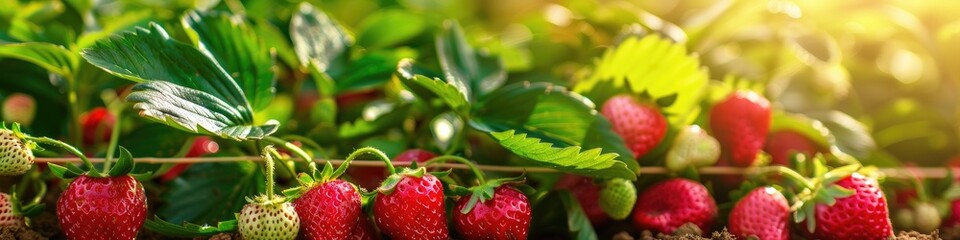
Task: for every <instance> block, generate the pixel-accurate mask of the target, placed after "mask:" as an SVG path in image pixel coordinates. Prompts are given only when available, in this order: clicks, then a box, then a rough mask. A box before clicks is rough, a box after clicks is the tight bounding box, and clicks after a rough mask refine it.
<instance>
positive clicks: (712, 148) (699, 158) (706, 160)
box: [666, 125, 720, 172]
mask: <svg viewBox="0 0 960 240" xmlns="http://www.w3.org/2000/svg"><path fill="white" fill-rule="evenodd" d="M717 159H720V142H718V141H717V139H716V138H713V137H712V136H710V135H709V134H707V132H706V131H703V129H701V128H700V127H699V126H697V125H691V126H688V127H685V128H683V129H681V130H680V133H679V134H678V135H677V138H676V139H674V140H673V146H671V147H670V151H669V152H667V160H666V162H667V169H670V170H671V171H674V172H678V171H682V170H683V169H685V168H687V167H691V166H692V167H703V166H712V165H713V164H714V163H717Z"/></svg>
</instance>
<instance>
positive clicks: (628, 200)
mask: <svg viewBox="0 0 960 240" xmlns="http://www.w3.org/2000/svg"><path fill="white" fill-rule="evenodd" d="M636 202H637V187H635V186H633V182H631V181H630V180H626V179H622V178H615V179H611V180H608V181H607V182H605V183H604V184H603V190H601V191H600V209H603V211H604V212H606V213H607V215H610V217H611V218H613V219H614V220H623V219H626V218H627V216H630V211H632V210H633V204H634V203H636Z"/></svg>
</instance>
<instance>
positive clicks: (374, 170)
mask: <svg viewBox="0 0 960 240" xmlns="http://www.w3.org/2000/svg"><path fill="white" fill-rule="evenodd" d="M435 157H437V155H436V154H434V153H433V152H430V151H427V150H423V149H418V148H415V149H409V150H406V151H403V152H401V153H400V154H397V156H396V157H394V158H393V160H392V162H396V163H409V162H413V161H416V162H417V163H424V162H426V161H427V160H430V159H432V158H435ZM348 171H349V172H350V176H352V177H353V179H354V180H355V181H356V182H357V185H360V187H362V188H365V189H375V188H377V187H378V186H380V183H381V182H383V180H384V179H386V178H387V169H386V168H383V167H355V168H351V169H349V170H348Z"/></svg>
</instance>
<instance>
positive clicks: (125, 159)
mask: <svg viewBox="0 0 960 240" xmlns="http://www.w3.org/2000/svg"><path fill="white" fill-rule="evenodd" d="M133 167H134V162H133V155H131V154H130V151H127V149H126V148H124V147H120V157H119V158H117V162H116V163H115V164H114V165H113V166H112V167H110V172H108V173H107V175H110V176H111V177H117V176H123V175H127V174H128V173H130V171H132V170H133Z"/></svg>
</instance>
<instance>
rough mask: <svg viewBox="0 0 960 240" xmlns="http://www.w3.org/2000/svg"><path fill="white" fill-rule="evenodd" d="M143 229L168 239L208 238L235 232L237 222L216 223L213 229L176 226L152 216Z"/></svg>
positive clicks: (209, 227)
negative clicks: (168, 237)
mask: <svg viewBox="0 0 960 240" xmlns="http://www.w3.org/2000/svg"><path fill="white" fill-rule="evenodd" d="M143 228H146V229H147V230H150V231H154V232H157V233H160V234H163V235H164V236H170V237H181V238H190V237H209V236H213V235H216V234H218V233H225V232H232V231H236V229H237V220H229V221H223V222H218V223H217V225H216V226H215V227H214V226H209V225H197V224H193V223H184V224H182V225H177V224H173V223H170V222H167V221H164V220H163V219H160V217H156V216H154V218H153V219H147V221H146V222H144V223H143Z"/></svg>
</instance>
